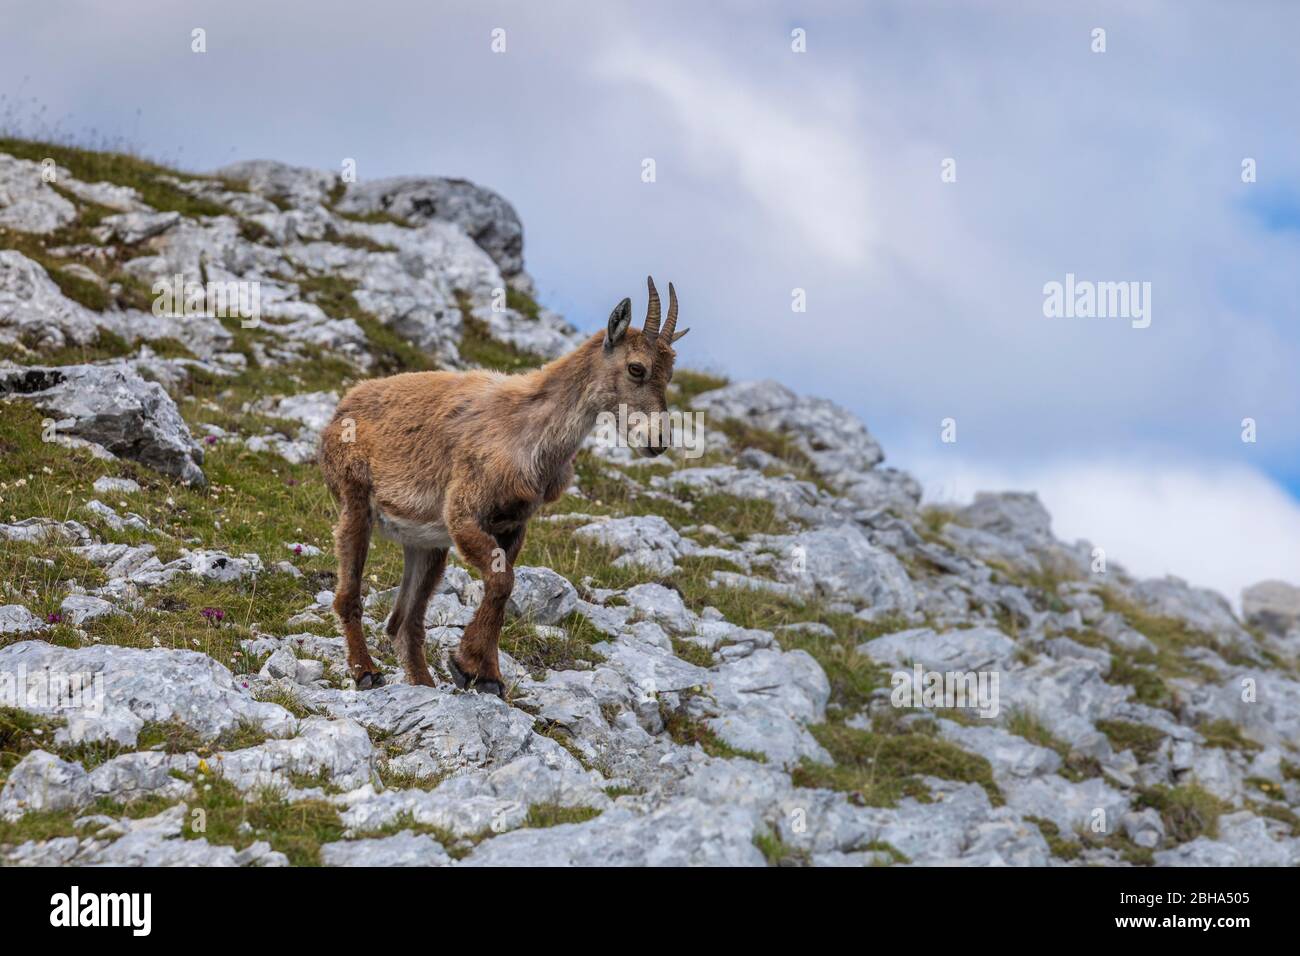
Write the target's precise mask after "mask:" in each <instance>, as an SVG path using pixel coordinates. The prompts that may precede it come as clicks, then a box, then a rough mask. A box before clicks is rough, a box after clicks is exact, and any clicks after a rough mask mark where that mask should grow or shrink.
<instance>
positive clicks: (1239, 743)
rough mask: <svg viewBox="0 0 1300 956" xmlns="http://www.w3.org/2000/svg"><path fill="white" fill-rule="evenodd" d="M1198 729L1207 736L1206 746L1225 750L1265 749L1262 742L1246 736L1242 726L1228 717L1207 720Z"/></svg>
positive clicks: (1203, 735) (1202, 734)
mask: <svg viewBox="0 0 1300 956" xmlns="http://www.w3.org/2000/svg"><path fill="white" fill-rule="evenodd" d="M1196 729H1197V731H1198V732H1199V733H1200V735H1201V736H1202V737H1204V738H1205V746H1207V747H1218V748H1221V749H1223V750H1245V751H1257V750H1263V749H1264V747H1263V746H1262V745H1261V744H1257V743H1256V742H1255V741H1253V740H1251V739H1250V738H1248V737H1246V736H1245V735H1244V734H1243V733H1242V731H1241V728H1240V727H1238V726H1237V725H1236V724H1234V723H1233V722H1232V721H1230V720H1227V719H1226V718H1219V719H1218V720H1209V721H1205V722H1204V723H1202V724H1199V725H1198V726H1197V728H1196Z"/></svg>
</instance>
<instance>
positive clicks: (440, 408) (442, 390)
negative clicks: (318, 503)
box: [319, 280, 689, 696]
mask: <svg viewBox="0 0 1300 956" xmlns="http://www.w3.org/2000/svg"><path fill="white" fill-rule="evenodd" d="M647 284H648V286H649V304H648V306H647V310H646V320H645V327H644V328H642V329H641V330H639V331H638V330H636V329H629V328H628V326H629V324H630V323H631V320H632V302H631V300H630V299H624V300H623V301H622V302H620V303H619V304H618V305H617V306H616V307H615V308H614V311H613V312H612V313H610V316H609V324H608V327H607V328H606V329H605V331H603V332H597V333H596V334H595V335H593V336H592V337H591V338H590V339H588V340H587V341H586V342H584V343H583V344H582V345H580V346H579V347H578V348H577V349H576V350H574V351H573V352H571V353H569V354H568V355H566V356H564V357H563V358H559V359H556V360H555V361H553V362H551V363H549V364H548V365H545V366H543V367H542V368H540V369H536V370H535V371H531V372H525V373H522V374H519V375H503V374H500V373H496V372H487V371H473V372H408V373H406V374H402V375H393V376H391V377H389V378H383V379H376V380H373V381H369V382H363V383H361V384H360V385H358V386H356V387H355V388H353V389H352V390H351V391H349V392H348V393H347V394H346V395H345V396H343V401H341V402H340V403H339V406H338V408H337V410H335V412H334V418H333V420H332V421H331V422H330V424H329V425H328V426H327V427H326V428H325V430H324V432H323V433H322V434H321V445H320V452H319V460H320V466H321V471H322V472H324V475H325V482H326V484H327V485H328V486H329V489H330V493H331V494H333V496H334V499H335V500H336V501H337V502H338V505H339V520H338V524H337V525H336V526H335V529H334V539H335V546H336V550H337V553H338V562H339V574H338V584H337V588H336V591H335V594H334V610H335V612H336V613H337V614H338V616H339V620H340V621H341V622H342V625H343V633H344V635H345V637H346V639H347V648H348V666H349V668H350V670H351V671H352V676H353V678H354V679H355V681H356V685H357V687H358V688H359V689H363V690H364V689H368V688H371V687H377V686H379V685H380V684H382V683H383V678H382V677H381V675H380V673H379V671H378V669H377V668H376V667H375V664H374V661H373V660H372V659H371V657H370V653H369V651H367V649H366V639H365V633H364V632H363V630H362V626H361V575H362V571H363V569H364V567H365V563H366V554H367V552H368V550H369V547H370V534H371V531H372V530H378V531H379V533H380V534H382V535H383V536H384V537H387V538H391V539H393V540H395V541H397V542H398V543H399V544H401V545H402V552H403V558H404V561H405V566H404V569H403V571H402V584H401V588H400V589H399V591H398V595H397V600H396V603H395V604H394V607H393V612H392V615H391V616H390V617H389V619H388V627H387V630H388V633H389V635H390V636H392V637H393V638H394V644H395V646H396V650H397V654H398V656H399V657H400V658H401V660H402V664H403V667H404V668H405V671H406V679H407V680H408V681H410V682H411V683H413V684H430V685H431V684H433V679H432V677H431V676H430V674H429V667H428V663H427V662H426V660H425V656H424V638H425V634H424V612H425V608H426V607H427V605H428V603H429V597H430V595H431V594H432V593H433V590H434V588H435V587H437V585H438V581H439V579H440V578H441V577H442V573H443V569H444V568H445V567H446V564H447V549H448V548H450V547H451V546H452V545H455V546H456V551H457V552H458V553H459V554H460V556H461V559H462V560H463V561H465V563H467V564H470V565H472V566H473V567H474V568H476V569H477V570H478V572H479V574H480V575H481V576H482V578H483V592H484V593H483V602H482V604H481V605H480V606H479V608H478V610H477V611H476V612H475V614H474V618H473V620H472V621H470V623H469V625H468V626H467V627H466V628H465V633H464V635H463V636H462V637H461V641H460V646H459V647H458V648H457V649H456V651H455V652H454V653H452V654H451V655H449V657H448V664H449V670H450V671H451V673H452V676H453V678H454V680H455V682H456V683H457V685H459V686H461V687H468V686H472V687H475V688H476V689H477V690H479V691H486V692H490V693H495V694H498V695H501V696H504V693H505V684H504V682H503V680H502V678H501V670H500V667H499V666H498V659H497V641H498V640H499V638H500V636H501V623H502V618H503V616H504V613H505V606H506V601H507V599H508V598H509V597H510V591H511V589H512V588H513V587H514V570H513V569H514V562H515V558H516V557H517V556H518V555H519V550H520V548H522V547H523V543H524V528H525V526H526V525H527V524H528V519H529V518H531V517H532V515H533V513H534V512H535V511H537V509H538V508H539V507H541V506H542V504H543V503H546V502H551V501H555V500H556V499H557V498H559V497H560V496H561V495H562V494H563V493H564V491H565V489H566V488H568V486H569V484H570V482H571V481H572V479H573V465H574V459H575V457H576V456H577V452H578V446H579V445H581V443H582V440H583V439H584V438H585V437H586V435H587V434H588V432H590V431H591V430H592V428H593V426H594V425H595V424H596V419H597V416H599V415H600V413H601V412H612V413H615V414H617V412H618V409H619V406H620V405H625V406H626V407H627V412H628V414H629V415H631V413H633V412H641V413H642V414H643V415H646V416H654V415H656V414H659V413H662V412H664V411H666V408H667V404H666V400H665V394H664V393H665V390H666V389H667V387H668V382H669V380H671V379H672V376H673V360H674V358H675V357H676V353H675V352H674V351H673V347H672V343H673V342H675V341H677V339H679V338H681V337H682V336H683V335H685V334H686V333H687V331H689V330H688V329H683V330H682V331H680V332H677V331H675V329H676V326H677V293H676V291H675V290H674V289H673V287H672V284H671V283H670V284H669V286H668V318H667V320H666V321H665V322H664V325H663V328H662V329H660V327H659V295H658V293H657V292H656V291H655V285H654V281H653V280H647ZM656 435H658V437H657V439H655V438H654V436H656ZM639 437H640V439H642V440H641V443H640V444H639V446H638V447H637V448H636V450H637V452H638V453H639V454H641V455H644V456H647V457H650V456H655V455H659V454H662V453H663V452H664V450H665V449H666V447H667V444H666V443H667V440H668V439H667V436H666V435H663V434H662V433H656V432H655V431H650V432H648V433H644V434H642V435H641V436H639ZM652 440H654V442H655V443H653V444H652V443H651V441H652Z"/></svg>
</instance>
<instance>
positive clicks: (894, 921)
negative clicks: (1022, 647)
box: [0, 867, 1295, 946]
mask: <svg viewBox="0 0 1300 956" xmlns="http://www.w3.org/2000/svg"><path fill="white" fill-rule="evenodd" d="M1294 890H1295V883H1294V871H1290V870H1274V869H1252V870H1245V869H1233V870H1228V869H1177V870H1164V869H1159V870H1158V869H1073V868H1046V869H1028V870H1012V869H996V870H990V869H985V870H963V869H923V868H906V867H904V868H899V867H894V868H888V869H866V870H856V871H852V870H794V869H790V870H786V871H780V870H756V871H755V870H731V871H728V872H726V873H725V874H724V873H720V872H718V871H716V870H673V871H663V870H619V871H616V872H615V871H604V870H601V871H596V870H570V871H567V872H565V873H545V874H543V873H537V872H532V871H526V870H495V871H494V870H482V869H478V870H475V869H459V868H451V869H424V870H420V871H415V870H399V869H386V870H379V869H340V870H325V869H231V870H222V869H194V870H140V869H94V870H87V869H28V870H20V869H0V901H3V902H2V905H0V909H2V910H3V912H4V915H5V917H6V919H5V924H6V926H5V929H6V934H7V938H8V939H9V940H11V941H12V940H14V939H15V938H18V939H21V938H24V937H27V936H28V935H29V934H33V935H40V936H44V935H45V934H50V935H51V939H52V940H53V939H54V938H57V937H59V936H65V937H66V936H67V935H68V934H70V933H77V934H78V937H79V938H78V940H77V942H78V943H79V944H85V943H88V942H91V941H92V937H101V938H102V939H103V940H104V941H105V942H110V943H113V944H116V945H122V944H125V945H127V946H133V945H145V946H147V945H150V944H152V943H154V942H157V941H165V942H167V943H169V944H170V943H175V942H182V941H184V942H193V941H196V940H200V939H204V938H206V937H208V936H209V934H211V933H214V932H215V933H217V934H218V935H225V932H224V931H223V930H222V929H220V927H227V928H229V929H232V930H237V933H238V935H239V936H243V935H244V934H246V933H250V934H254V935H253V936H250V937H248V938H254V939H276V938H291V939H292V941H293V943H295V944H301V943H309V942H312V941H314V940H319V941H321V942H331V943H332V942H337V941H338V940H339V938H340V936H339V934H340V933H343V934H345V938H346V934H351V933H357V932H359V933H361V934H364V935H366V936H371V935H372V934H373V933H374V932H375V931H376V930H377V929H379V928H381V927H384V926H389V925H391V926H393V927H395V928H396V927H399V926H402V925H403V923H405V922H406V920H409V917H410V916H411V915H413V914H414V915H416V916H417V918H419V919H422V918H424V917H431V918H432V920H433V922H431V923H430V928H431V929H434V927H436V926H438V925H442V926H443V927H444V928H450V927H452V926H466V925H475V926H478V927H479V932H482V931H483V930H485V929H486V930H487V931H488V933H489V934H490V935H491V936H492V937H494V938H496V939H500V940H502V941H504V938H508V936H509V934H510V932H511V930H510V929H509V927H510V926H512V925H513V926H515V927H516V928H517V929H518V930H519V931H525V929H526V927H528V926H529V925H530V923H531V919H535V918H537V917H549V919H543V921H542V922H538V923H533V924H532V925H534V926H535V928H537V929H542V928H543V927H546V926H552V927H554V928H555V929H556V930H558V931H561V932H562V931H564V929H569V930H570V931H573V930H579V931H580V932H581V933H582V935H583V937H584V938H588V939H591V938H599V937H592V936H591V932H592V930H594V929H598V928H599V927H601V926H603V925H606V924H608V926H609V928H610V929H611V930H612V931H618V930H622V931H623V932H626V930H627V929H628V928H629V925H633V926H635V925H637V921H639V920H646V921H648V923H647V925H648V926H649V925H656V924H660V923H661V922H662V921H663V920H664V919H665V918H667V917H668V915H669V912H675V913H676V914H677V916H680V917H688V916H690V915H691V914H692V913H694V914H696V916H697V917H700V918H699V919H696V918H692V919H691V924H692V925H691V928H690V930H689V936H690V937H691V939H692V941H693V942H695V941H698V939H699V937H701V936H707V935H708V931H707V930H706V929H705V928H704V927H705V925H708V924H712V925H714V926H716V927H717V930H716V932H717V933H718V935H719V937H720V938H730V939H732V940H733V941H734V940H735V935H736V932H737V929H738V928H739V929H742V930H743V929H744V927H745V925H746V924H748V925H749V926H750V927H751V929H757V928H758V926H759V925H760V924H766V923H768V922H769V921H770V918H771V916H773V915H776V914H784V915H785V916H787V917H792V918H799V915H798V914H799V913H803V914H804V916H805V917H806V916H807V915H808V914H810V913H820V914H821V915H819V916H817V917H815V922H816V923H817V924H818V926H819V930H820V929H825V930H832V929H835V930H836V931H837V932H844V931H848V932H850V933H853V932H854V930H853V926H854V924H855V923H864V926H862V927H859V930H858V931H859V932H865V931H866V929H865V924H869V927H870V929H869V938H870V939H871V940H872V941H873V942H875V941H878V940H879V939H880V938H881V936H882V935H884V936H889V935H892V933H891V930H893V931H896V932H897V933H898V934H899V935H900V936H901V937H904V938H913V939H915V938H916V934H917V933H918V931H920V932H921V933H922V934H923V935H930V934H939V935H938V936H936V937H935V939H936V942H938V941H941V940H942V939H943V937H944V936H945V935H947V934H952V937H953V940H954V941H956V940H961V939H966V940H969V939H970V937H969V936H968V935H965V934H970V933H982V932H987V931H988V930H990V929H996V930H998V931H999V932H1004V933H1005V932H1010V933H1013V934H1017V935H1018V934H1019V933H1020V932H1026V933H1029V932H1036V931H1039V930H1048V931H1051V932H1052V933H1053V934H1054V937H1053V938H1055V939H1058V940H1070V941H1074V940H1076V939H1090V938H1094V937H1100V936H1105V937H1122V936H1125V935H1132V936H1134V937H1136V938H1138V939H1142V938H1146V939H1149V940H1152V941H1156V940H1160V939H1162V938H1163V939H1177V940H1178V941H1179V943H1180V944H1182V943H1184V942H1186V941H1187V940H1188V939H1189V938H1190V937H1191V936H1193V935H1197V934H1199V935H1200V936H1201V937H1203V938H1204V939H1205V940H1206V941H1207V942H1209V941H1211V940H1212V941H1214V943H1215V944H1217V943H1223V944H1225V945H1231V943H1232V942H1233V940H1234V939H1240V937H1239V936H1237V935H1236V934H1240V933H1250V932H1252V931H1255V930H1265V931H1271V932H1273V933H1277V932H1280V931H1283V930H1285V929H1288V928H1289V927H1291V926H1293V925H1294V921H1295V920H1294V914H1293V913H1290V912H1286V911H1288V910H1293V909H1294V896H1295V892H1294ZM738 904H739V905H738ZM666 907H667V909H665V908H666ZM638 911H639V912H638ZM498 913H500V914H505V913H509V914H511V915H510V918H509V919H507V920H505V921H504V923H501V922H500V921H499V917H497V916H495V915H494V914H498ZM705 914H709V915H708V916H707V917H706V915H705ZM756 917H761V918H760V919H757V920H756V919H755V918H756ZM674 918H676V917H674ZM629 921H631V923H629ZM579 924H580V925H579ZM831 924H834V925H831ZM435 931H436V930H435ZM262 933H267V934H270V935H267V936H262V935H261V934H262ZM13 934H16V937H15V935H13ZM503 937H504V938H503ZM614 938H619V937H614ZM646 938H647V941H652V940H653V939H654V932H653V930H652V931H650V932H649V933H648V934H647V937H646ZM977 938H979V937H977ZM1012 938H1014V937H1012Z"/></svg>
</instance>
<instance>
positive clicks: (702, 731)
mask: <svg viewBox="0 0 1300 956" xmlns="http://www.w3.org/2000/svg"><path fill="white" fill-rule="evenodd" d="M683 696H685V695H683ZM659 716H660V717H661V718H662V719H663V722H664V730H665V731H667V733H668V736H669V737H670V738H672V741H673V742H674V743H677V744H681V745H682V746H683V747H692V746H694V745H695V744H699V745H700V747H701V748H703V750H704V752H705V753H706V754H708V755H709V756H710V757H721V758H723V759H727V760H730V759H732V758H735V757H743V758H745V759H746V760H753V761H754V762H755V763H767V755H766V754H761V753H755V752H754V751H751V750H739V749H737V748H735V747H733V746H731V744H729V743H727V742H726V741H725V740H723V739H722V738H721V737H719V736H718V735H717V734H715V733H714V732H713V731H712V730H711V729H710V728H709V725H708V724H706V723H705V722H704V721H703V720H700V719H698V718H695V717H692V716H691V715H690V714H688V713H687V712H686V710H685V707H684V706H682V707H678V708H677V709H676V710H671V709H669V707H668V705H667V704H665V703H664V702H663V701H662V700H661V701H660V702H659Z"/></svg>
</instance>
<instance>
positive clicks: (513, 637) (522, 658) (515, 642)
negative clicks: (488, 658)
mask: <svg viewBox="0 0 1300 956" xmlns="http://www.w3.org/2000/svg"><path fill="white" fill-rule="evenodd" d="M575 616H576V615H575ZM581 621H582V625H580V626H579V627H576V628H572V629H571V628H568V627H562V630H563V631H564V636H563V637H549V636H543V635H542V634H541V633H539V632H538V630H537V628H536V627H534V626H533V625H532V624H531V623H529V622H528V621H523V620H518V619H516V620H511V621H508V622H506V625H505V627H503V628H502V629H501V645H500V646H501V650H503V651H505V652H506V653H507V654H509V655H510V656H511V657H513V658H514V659H515V660H516V661H518V662H519V663H520V664H521V665H523V666H524V667H526V668H527V669H528V673H529V674H530V675H531V676H532V678H533V679H534V680H545V679H546V672H547V671H548V670H552V671H565V670H575V669H577V662H578V661H586V662H587V663H589V664H598V663H600V661H601V658H600V657H599V656H597V654H596V653H595V652H594V651H593V650H592V649H591V645H592V643H593V642H594V638H597V637H598V638H599V639H601V640H603V639H604V636H603V635H600V634H599V632H596V631H595V629H594V628H592V627H591V625H590V624H589V623H588V622H587V620H586V618H581Z"/></svg>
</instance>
